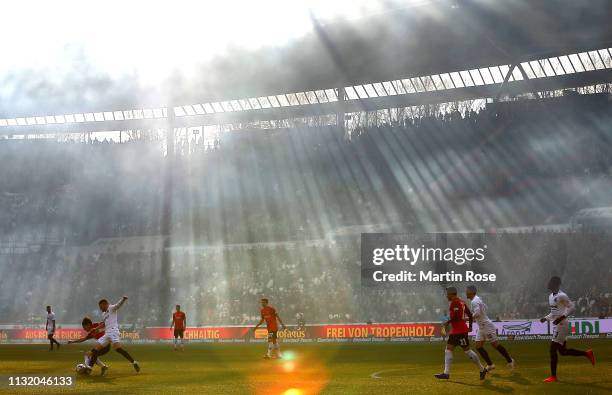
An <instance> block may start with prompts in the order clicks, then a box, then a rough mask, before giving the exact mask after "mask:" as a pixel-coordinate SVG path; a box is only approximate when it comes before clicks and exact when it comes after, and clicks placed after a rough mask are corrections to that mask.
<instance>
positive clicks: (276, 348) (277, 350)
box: [272, 343, 282, 358]
mask: <svg viewBox="0 0 612 395" xmlns="http://www.w3.org/2000/svg"><path fill="white" fill-rule="evenodd" d="M272 349H273V350H274V355H275V356H276V357H277V358H282V355H281V352H280V344H278V343H274V345H273V346H272Z"/></svg>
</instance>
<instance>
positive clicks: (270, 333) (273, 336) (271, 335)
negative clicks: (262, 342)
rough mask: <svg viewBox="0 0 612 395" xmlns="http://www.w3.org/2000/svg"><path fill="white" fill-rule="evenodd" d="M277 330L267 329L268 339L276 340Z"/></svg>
mask: <svg viewBox="0 0 612 395" xmlns="http://www.w3.org/2000/svg"><path fill="white" fill-rule="evenodd" d="M277 333H278V331H271V330H268V340H276V339H277V338H278V335H277Z"/></svg>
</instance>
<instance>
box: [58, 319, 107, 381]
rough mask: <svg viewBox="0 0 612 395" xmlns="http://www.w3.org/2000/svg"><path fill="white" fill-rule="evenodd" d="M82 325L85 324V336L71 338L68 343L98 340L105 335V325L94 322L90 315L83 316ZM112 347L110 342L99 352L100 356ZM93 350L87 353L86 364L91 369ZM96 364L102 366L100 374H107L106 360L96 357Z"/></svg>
mask: <svg viewBox="0 0 612 395" xmlns="http://www.w3.org/2000/svg"><path fill="white" fill-rule="evenodd" d="M81 325H82V326H83V329H84V330H85V332H87V333H86V334H85V336H83V337H81V338H80V339H77V340H70V341H69V342H68V344H74V343H82V342H84V341H86V340H88V339H95V340H97V339H99V338H101V337H102V336H104V329H102V328H103V327H104V326H103V325H102V323H100V322H92V321H91V319H90V318H89V317H85V318H83V321H82V322H81ZM110 349H111V347H110V344H108V345H107V346H106V347H104V348H103V349H102V350H101V351H100V352H99V353H98V356H100V355H104V354H106V353H108V352H109V351H110ZM92 351H93V350H92ZM92 351H87V352H86V353H85V365H87V366H88V367H89V368H90V369H91V353H92ZM96 365H98V366H99V367H100V375H101V376H104V375H105V374H106V371H107V370H108V366H107V365H106V364H105V363H104V362H102V361H101V360H100V358H97V359H96Z"/></svg>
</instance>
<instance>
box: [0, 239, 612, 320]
mask: <svg viewBox="0 0 612 395" xmlns="http://www.w3.org/2000/svg"><path fill="white" fill-rule="evenodd" d="M480 242H482V243H485V244H486V245H487V248H488V256H487V260H486V266H484V267H482V266H480V267H478V268H476V267H474V269H475V270H476V271H478V272H488V273H495V274H496V276H497V281H496V282H494V283H481V284H478V287H479V289H480V294H481V295H482V297H483V298H484V299H485V301H486V302H487V304H488V305H489V313H490V315H491V318H493V319H525V318H532V319H535V318H538V317H541V316H543V315H545V314H546V313H547V311H548V303H547V301H548V298H547V295H548V291H547V289H546V283H547V280H548V278H549V277H550V276H552V275H559V276H561V277H562V278H563V280H564V285H563V289H564V290H565V291H566V292H567V293H568V294H569V295H570V296H571V297H572V299H573V300H574V301H576V307H577V308H576V313H575V315H576V316H580V317H607V316H610V315H612V289H610V284H612V267H610V265H609V257H610V256H612V243H611V242H612V235H611V234H606V233H590V232H562V233H553V232H537V231H536V232H526V233H508V234H484V235H482V236H481V238H480ZM0 257H2V259H3V260H5V259H6V258H7V256H6V255H3V256H0ZM359 259H360V255H359V238H358V237H350V238H343V239H342V240H316V241H309V242H301V241H300V242H282V243H259V244H257V243H255V244H239V245H224V246H208V247H200V248H197V249H194V248H192V247H185V248H184V249H177V250H173V251H172V252H171V253H170V254H169V258H168V260H169V262H168V264H167V266H165V265H164V258H163V254H162V252H161V251H142V252H135V253H115V252H112V251H111V250H109V251H108V252H103V253H97V252H96V253H90V254H87V253H84V252H82V251H80V250H79V249H72V250H70V252H69V253H66V251H64V250H63V248H61V247H60V248H45V249H42V250H40V251H37V252H35V253H34V252H32V253H28V254H23V255H22V256H20V257H17V258H15V257H13V258H12V261H10V262H6V261H3V262H2V265H3V267H4V268H6V269H10V270H7V271H5V273H6V276H5V281H6V284H8V285H7V286H5V287H3V288H2V290H0V308H1V310H0V316H2V317H3V321H5V322H28V320H31V319H33V320H34V321H36V319H40V318H38V317H42V314H43V313H42V312H43V311H44V306H45V305H46V304H53V305H56V313H57V314H58V316H59V317H62V321H63V322H71V323H72V322H78V320H79V318H80V317H82V316H83V315H90V316H93V317H97V316H98V315H99V312H98V311H97V306H96V303H97V301H98V300H99V299H100V298H102V297H104V298H109V299H111V300H112V299H118V298H119V297H120V296H121V295H123V294H128V295H129V297H130V307H129V308H127V309H124V311H123V312H122V320H123V322H125V323H130V324H134V325H136V326H146V325H166V324H167V323H168V322H169V317H170V311H171V309H172V306H173V305H174V304H175V303H178V304H181V306H182V307H183V309H184V310H185V311H187V312H188V314H189V319H190V324H192V325H228V324H231V325H250V324H253V323H255V322H256V321H257V320H258V318H259V304H258V302H259V298H261V297H268V298H270V299H271V301H272V303H273V305H274V306H276V307H277V308H278V309H279V312H280V313H281V316H282V317H283V318H284V320H285V321H286V322H288V323H292V324H295V323H296V322H297V320H298V319H299V318H300V317H301V318H303V319H304V320H305V321H306V322H308V323H346V322H419V321H421V322H422V321H429V322H431V321H433V322H438V321H440V320H441V319H442V317H443V316H444V314H445V313H446V312H447V309H448V305H447V302H446V299H445V296H444V288H445V286H447V285H448V284H449V283H445V282H439V283H432V284H419V285H415V284H411V283H404V284H398V285H396V286H386V285H385V286H382V287H377V288H368V287H362V286H361V278H360V275H361V271H360V261H359ZM429 265H430V264H427V263H423V264H421V267H417V268H416V269H418V270H430V269H432V268H433V269H434V270H435V271H438V272H444V271H447V270H455V271H457V272H460V268H459V267H456V266H454V264H453V263H447V264H446V266H443V267H440V266H434V267H429ZM463 269H468V267H464V268H463ZM165 280H167V282H165ZM22 284H29V287H28V289H27V290H18V291H17V293H18V294H20V295H21V297H19V298H15V297H14V292H15V290H16V288H19V287H21V285H22ZM453 284H454V285H457V286H458V287H459V288H460V289H461V290H462V288H463V287H464V286H466V285H467V284H468V283H467V282H463V283H453ZM164 287H168V290H169V292H168V294H167V295H166V294H164V292H163V288H164ZM462 292H463V290H462Z"/></svg>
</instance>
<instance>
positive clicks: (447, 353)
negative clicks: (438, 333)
mask: <svg viewBox="0 0 612 395" xmlns="http://www.w3.org/2000/svg"><path fill="white" fill-rule="evenodd" d="M446 298H447V299H448V301H449V302H450V315H449V317H450V319H449V320H448V321H447V322H446V323H445V327H446V326H448V325H449V324H450V327H451V329H450V332H449V335H448V342H447V344H446V350H444V373H439V374H436V375H434V377H435V378H437V379H449V378H450V367H451V364H452V362H453V350H454V349H455V347H457V346H460V347H461V348H462V349H463V351H464V352H465V355H467V356H468V358H470V360H472V362H474V364H475V365H476V366H478V369H480V379H481V380H484V378H485V376H486V375H487V369H486V368H485V367H484V366H483V365H482V363H481V362H480V358H478V354H476V353H475V352H474V351H473V350H471V349H470V341H469V338H468V333H470V330H471V327H472V313H471V312H470V309H468V308H467V306H466V305H465V302H463V300H461V299H460V298H459V297H458V296H457V288H455V287H448V288H446ZM466 316H467V317H469V321H470V326H469V327H468V326H467V325H466V323H465V317H466Z"/></svg>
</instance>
